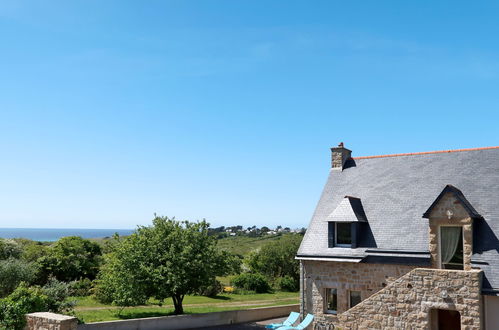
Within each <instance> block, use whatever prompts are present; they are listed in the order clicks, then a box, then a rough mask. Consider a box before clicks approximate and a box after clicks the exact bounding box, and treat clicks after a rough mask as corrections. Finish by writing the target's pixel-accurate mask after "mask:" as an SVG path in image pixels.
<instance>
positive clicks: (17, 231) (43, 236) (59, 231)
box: [0, 228, 135, 242]
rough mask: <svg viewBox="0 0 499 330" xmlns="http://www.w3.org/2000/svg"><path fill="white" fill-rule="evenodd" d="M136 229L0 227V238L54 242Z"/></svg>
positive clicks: (110, 234)
mask: <svg viewBox="0 0 499 330" xmlns="http://www.w3.org/2000/svg"><path fill="white" fill-rule="evenodd" d="M134 231H135V229H83V228H0V238H27V239H31V240H34V241H40V242H54V241H57V240H58V239H60V238H62V237H66V236H81V237H83V238H104V237H111V236H113V235H114V234H115V233H118V234H119V235H120V236H126V235H130V234H131V233H132V232H134Z"/></svg>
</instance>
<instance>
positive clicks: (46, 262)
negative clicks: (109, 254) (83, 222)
mask: <svg viewBox="0 0 499 330" xmlns="http://www.w3.org/2000/svg"><path fill="white" fill-rule="evenodd" d="M46 252H47V254H46V255H45V256H42V257H41V258H39V259H38V262H39V263H40V265H41V268H42V271H43V273H44V274H45V276H46V277H47V278H48V277H49V276H51V275H52V276H55V277H56V278H57V279H58V280H60V281H73V280H78V279H80V278H89V279H94V278H95V276H96V275H97V273H98V271H99V266H100V261H101V254H102V253H101V248H100V246H99V244H97V243H94V242H92V241H89V240H87V239H83V238H81V237H79V236H68V237H63V238H61V239H60V240H58V241H57V242H56V243H55V244H54V245H52V246H51V247H50V248H49V249H48V250H47V251H46Z"/></svg>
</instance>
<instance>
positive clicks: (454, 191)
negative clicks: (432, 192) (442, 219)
mask: <svg viewBox="0 0 499 330" xmlns="http://www.w3.org/2000/svg"><path fill="white" fill-rule="evenodd" d="M447 193H451V194H452V195H453V196H454V197H455V198H456V199H457V200H458V201H459V202H460V203H461V205H462V207H463V208H464V209H465V210H466V212H468V214H469V216H470V218H473V219H480V218H482V216H481V215H480V214H479V213H478V212H477V211H476V210H475V208H474V207H473V205H471V203H470V202H469V201H468V200H467V199H466V197H464V194H463V192H462V191H461V190H459V189H457V188H456V187H454V186H453V185H450V184H448V185H446V186H445V188H444V190H442V192H441V193H440V195H438V197H437V198H436V199H435V201H433V203H432V204H431V205H430V207H429V208H428V210H426V212H425V213H424V214H423V218H427V219H428V218H429V217H430V214H431V212H432V211H433V209H434V208H435V206H436V205H437V204H438V202H440V200H441V199H442V198H443V197H444V196H445V194H447Z"/></svg>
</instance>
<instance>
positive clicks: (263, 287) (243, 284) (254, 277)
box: [232, 273, 271, 293]
mask: <svg viewBox="0 0 499 330" xmlns="http://www.w3.org/2000/svg"><path fill="white" fill-rule="evenodd" d="M232 284H233V285H234V286H235V287H236V288H239V289H243V290H251V291H255V292H256V293H267V292H271V288H270V284H269V282H268V281H267V279H266V278H265V276H263V275H262V274H258V273H255V274H252V273H243V274H241V275H238V276H236V277H235V278H234V279H233V280H232Z"/></svg>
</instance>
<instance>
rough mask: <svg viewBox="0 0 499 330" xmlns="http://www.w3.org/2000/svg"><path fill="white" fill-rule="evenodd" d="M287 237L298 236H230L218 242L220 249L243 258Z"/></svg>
mask: <svg viewBox="0 0 499 330" xmlns="http://www.w3.org/2000/svg"><path fill="white" fill-rule="evenodd" d="M285 235H297V234H284V235H282V236H281V235H265V236H262V237H248V236H229V237H226V238H222V239H219V240H218V247H219V248H221V249H224V250H227V251H229V252H231V253H234V254H240V255H242V256H246V255H248V254H249V253H250V252H252V251H256V250H258V249H259V248H261V247H262V246H263V245H265V244H267V243H269V242H274V241H278V240H280V239H281V238H282V237H284V236H285Z"/></svg>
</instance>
